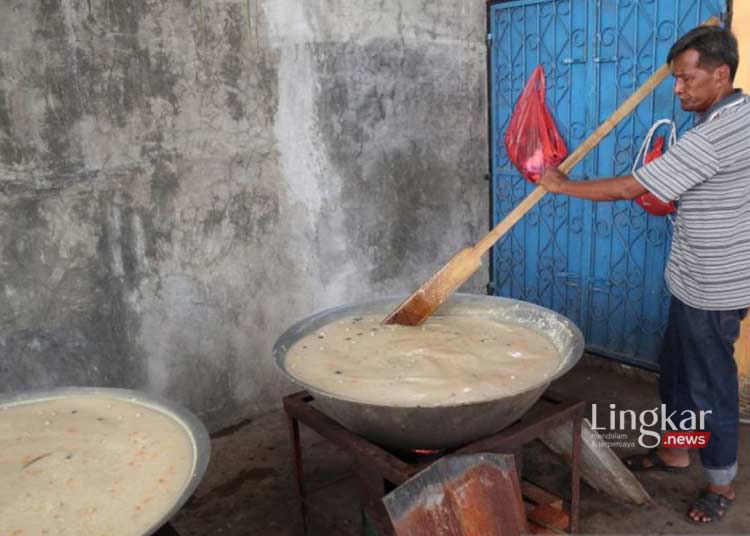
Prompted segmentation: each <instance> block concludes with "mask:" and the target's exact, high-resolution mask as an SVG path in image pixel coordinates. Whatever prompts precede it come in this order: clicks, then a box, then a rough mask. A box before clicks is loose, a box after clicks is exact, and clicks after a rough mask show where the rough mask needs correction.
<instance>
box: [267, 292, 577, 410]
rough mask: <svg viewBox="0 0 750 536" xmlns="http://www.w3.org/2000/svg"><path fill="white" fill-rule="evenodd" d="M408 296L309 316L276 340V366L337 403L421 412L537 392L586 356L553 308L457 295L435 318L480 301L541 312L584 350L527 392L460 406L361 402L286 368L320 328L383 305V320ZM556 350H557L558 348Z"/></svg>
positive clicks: (378, 310) (571, 327)
mask: <svg viewBox="0 0 750 536" xmlns="http://www.w3.org/2000/svg"><path fill="white" fill-rule="evenodd" d="M406 297H407V295H406V294H404V295H398V296H388V297H385V298H378V299H374V300H368V301H364V302H360V303H357V304H348V305H340V306H337V307H329V308H327V309H323V310H320V311H318V312H316V313H313V314H312V315H310V316H308V317H305V318H303V319H302V320H299V321H297V322H295V323H294V324H293V325H292V326H290V327H289V328H288V329H287V330H286V331H284V333H282V334H281V336H279V338H278V339H277V340H276V343H275V344H274V346H273V357H274V360H275V362H276V366H277V367H278V368H279V369H280V370H281V372H283V373H284V375H285V376H286V377H287V378H289V379H290V380H291V381H293V382H294V383H296V384H298V385H301V386H303V387H304V388H305V389H306V390H309V391H310V392H312V393H318V394H321V395H323V396H325V397H328V398H334V399H336V400H342V401H347V402H351V403H354V404H361V405H363V406H370V407H383V408H404V409H407V408H420V409H421V408H451V407H461V406H474V405H477V404H483V403H489V402H493V401H497V400H500V399H503V398H511V397H513V396H516V395H520V394H522V393H526V392H528V391H531V390H533V389H537V388H539V387H541V386H543V385H546V384H549V383H551V382H553V381H555V380H556V379H557V378H559V377H560V376H562V375H563V374H565V373H566V372H568V371H569V370H570V369H571V368H572V367H573V366H574V365H575V364H576V363H577V362H578V360H579V358H580V356H581V355H582V354H583V349H584V338H583V334H582V333H581V330H580V329H578V326H576V325H575V324H574V323H573V321H572V320H570V319H569V318H567V317H565V316H563V315H561V314H560V313H557V312H555V311H553V310H551V309H547V308H546V307H542V306H540V305H536V304H533V303H529V302H525V301H522V300H514V299H512V298H503V297H500V296H490V295H483V294H466V293H455V294H453V295H452V296H451V297H450V298H449V299H448V300H447V301H446V302H445V303H444V304H443V305H442V306H441V308H440V309H438V311H437V312H435V313H434V314H433V315H431V316H447V315H449V314H451V309H452V308H455V307H461V306H462V305H463V306H466V305H468V304H471V303H472V302H478V303H482V302H484V303H486V302H494V303H497V304H498V308H502V307H507V306H516V307H518V308H522V309H526V310H529V311H533V312H537V313H538V314H539V315H540V316H541V315H543V316H547V317H551V318H554V319H555V320H556V321H557V322H559V323H560V324H561V325H562V326H563V327H564V328H565V329H568V330H569V331H570V332H571V335H572V341H573V343H572V345H571V346H572V348H573V349H575V348H576V347H580V348H579V349H577V350H575V352H573V358H572V359H571V358H567V359H565V356H563V355H561V356H560V357H561V359H562V361H561V363H560V366H559V367H558V368H557V370H555V372H553V373H552V374H551V375H550V376H548V377H546V378H542V379H541V380H539V381H538V382H535V383H533V384H530V385H528V386H527V387H526V388H524V389H523V390H519V391H513V392H511V393H507V394H505V395H503V396H498V397H496V398H484V399H481V400H475V401H469V402H458V403H440V404H382V403H377V402H367V401H366V400H361V399H357V398H351V397H348V396H343V395H338V394H335V393H331V392H330V391H326V390H325V389H321V388H319V387H316V386H314V385H312V384H309V383H307V382H305V381H304V380H301V379H299V378H297V377H296V376H294V375H293V374H292V373H291V372H289V371H288V370H287V368H286V358H287V352H288V351H289V349H290V348H291V347H292V346H294V344H296V343H297V342H298V341H299V340H300V339H301V338H302V337H304V336H305V335H308V334H310V333H312V332H314V331H315V330H316V329H319V328H321V327H322V326H324V325H326V324H329V323H331V321H333V320H338V319H340V318H343V317H345V316H348V315H350V314H354V313H356V314H359V315H368V314H380V313H381V307H379V306H382V314H383V317H385V315H386V314H388V312H389V311H390V310H391V309H392V308H393V307H396V306H397V305H398V304H399V303H401V302H402V301H403V300H404V299H405V298H406ZM477 316H481V317H483V318H487V316H486V315H477ZM490 320H495V319H494V318H490ZM518 325H519V326H522V327H525V328H526V329H532V328H531V327H530V326H528V325H527V324H523V323H521V322H518ZM532 331H534V332H535V333H537V334H539V335H542V336H544V337H546V338H547V339H550V338H549V337H547V335H546V334H545V333H543V332H541V331H537V330H535V329H532ZM555 347H556V348H557V346H555ZM568 353H570V352H568ZM575 354H578V356H575Z"/></svg>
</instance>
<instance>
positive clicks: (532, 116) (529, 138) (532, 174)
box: [505, 65, 568, 182]
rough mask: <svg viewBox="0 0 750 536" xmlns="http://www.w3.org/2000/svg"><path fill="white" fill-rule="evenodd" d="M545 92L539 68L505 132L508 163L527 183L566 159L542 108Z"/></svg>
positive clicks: (554, 128) (550, 120) (550, 119)
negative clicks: (513, 166)
mask: <svg viewBox="0 0 750 536" xmlns="http://www.w3.org/2000/svg"><path fill="white" fill-rule="evenodd" d="M545 90H546V83H545V78H544V69H543V68H542V66H541V65H539V66H538V67H537V68H536V69H534V72H533V73H532V75H531V78H529V81H528V82H527V84H526V87H525V88H524V90H523V93H521V96H520V97H519V99H518V102H517V103H516V108H515V110H513V116H512V117H511V118H510V124H509V125H508V130H507V131H506V132H505V148H506V149H507V151H508V156H509V157H510V161H511V162H513V164H514V165H515V166H516V167H517V168H518V171H520V172H521V174H522V175H523V176H524V177H526V178H527V179H528V180H530V181H531V182H536V181H538V180H539V177H540V176H541V175H542V172H543V171H544V168H545V167H547V166H557V165H559V164H560V163H561V162H562V161H563V160H564V159H565V157H566V156H567V155H568V148H567V147H566V145H565V141H564V140H563V139H562V136H560V132H559V131H558V130H557V125H555V121H554V119H553V118H552V114H551V113H550V111H549V110H548V109H547V105H546V104H545V98H544V94H545Z"/></svg>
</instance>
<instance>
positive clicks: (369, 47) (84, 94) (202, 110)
mask: <svg viewBox="0 0 750 536" xmlns="http://www.w3.org/2000/svg"><path fill="white" fill-rule="evenodd" d="M484 54H485V48H484V2H483V1H480V0H472V1H471V2H455V1H454V0H431V1H417V0H378V1H364V0H267V1H262V0H225V1H212V0H158V1H157V0H130V1H127V2H125V1H120V0H85V1H84V0H41V1H38V2H27V1H24V0H8V1H4V2H2V3H0V355H1V359H0V386H1V387H2V390H3V391H13V390H20V389H27V388H33V387H49V386H57V385H109V386H122V387H132V388H138V389H144V390H147V391H150V392H153V393H157V394H161V395H163V396H166V397H169V398H172V399H175V400H177V401H180V402H183V403H185V404H186V405H188V406H189V407H190V408H191V409H193V410H194V411H196V412H197V413H198V414H200V415H201V416H203V417H204V418H205V419H206V421H207V422H208V424H209V426H210V427H211V428H217V427H220V426H223V425H225V424H227V423H229V422H232V421H235V420H238V419H240V418H243V417H246V416H247V415H249V414H252V413H253V412H257V411H261V410H263V409H266V408H269V407H271V406H273V405H275V404H278V402H279V400H280V395H281V394H282V393H283V392H286V391H289V390H290V389H291V388H292V387H291V386H290V385H288V384H287V383H286V382H285V381H284V380H283V379H282V378H281V377H280V376H279V375H278V374H277V373H276V372H275V370H274V368H273V363H272V360H271V354H270V350H271V347H272V345H273V342H274V340H275V339H276V337H277V336H278V335H279V334H280V333H281V332H282V331H283V330H284V329H285V328H286V327H288V326H289V324H291V323H292V322H293V321H294V320H296V319H298V318H300V317H303V316H306V315H308V314H309V313H311V312H312V311H313V310H317V309H320V308H323V307H327V306H333V305H339V304H343V303H347V302H353V301H356V300H359V299H361V298H365V297H371V296H378V295H386V294H393V293H397V292H404V291H408V290H411V289H413V288H414V287H415V286H416V285H417V284H419V283H420V282H421V281H423V280H424V279H425V278H426V277H427V276H429V275H430V274H431V273H432V272H433V271H434V270H435V269H436V268H438V267H439V266H440V265H441V263H442V262H444V261H445V260H447V259H448V258H449V257H450V255H451V254H452V253H454V252H455V251H457V250H458V249H459V248H460V247H463V246H464V245H467V244H469V243H471V242H474V241H475V240H477V239H478V238H479V237H481V236H482V234H483V233H484V232H485V230H486V228H487V223H488V222H487V212H488V210H487V188H488V185H487V183H486V182H485V181H484V179H483V175H484V173H485V171H486V161H487V158H486V154H487V153H486V151H487V145H486V144H487V139H486V119H485V118H486V105H485V101H486V95H485V63H484V61H485V55H484ZM485 282H486V274H479V275H478V276H476V277H475V278H474V279H473V280H472V282H471V283H470V285H469V288H470V289H471V290H474V291H478V292H481V291H482V290H483V285H484V283H485Z"/></svg>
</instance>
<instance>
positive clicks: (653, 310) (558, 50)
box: [488, 0, 726, 368]
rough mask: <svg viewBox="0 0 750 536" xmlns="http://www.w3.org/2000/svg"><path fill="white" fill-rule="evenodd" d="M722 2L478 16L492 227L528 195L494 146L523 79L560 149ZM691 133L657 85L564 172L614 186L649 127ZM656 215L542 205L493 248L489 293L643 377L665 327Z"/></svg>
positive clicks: (577, 0)
mask: <svg viewBox="0 0 750 536" xmlns="http://www.w3.org/2000/svg"><path fill="white" fill-rule="evenodd" d="M725 10H726V0H516V1H507V2H502V3H495V4H492V5H490V7H489V12H488V17H489V19H488V22H489V24H488V26H489V32H490V34H489V38H490V58H489V60H490V61H489V68H490V72H489V84H490V111H491V116H490V126H491V170H492V219H493V224H497V223H498V222H499V221H500V220H501V219H502V218H503V217H504V216H505V215H506V214H507V213H508V212H510V210H511V209H512V208H513V207H514V206H515V205H516V204H518V203H519V202H520V201H521V200H522V199H523V198H524V197H525V196H526V195H528V194H529V193H530V192H531V191H532V190H533V188H534V185H532V184H529V183H528V182H526V181H525V180H524V179H523V178H521V176H520V175H519V173H518V172H517V171H516V170H515V168H514V167H513V165H512V164H511V163H510V161H509V160H508V156H507V154H506V151H505V146H504V143H503V138H504V135H505V130H506V128H507V125H508V121H509V119H510V115H511V113H512V111H513V105H514V104H515V101H516V99H517V98H518V96H519V94H520V92H521V90H522V89H523V87H524V85H525V83H526V80H527V79H528V77H529V76H530V75H531V72H532V70H533V69H534V68H535V67H536V66H537V65H538V64H542V65H543V66H544V70H545V72H546V74H547V104H548V106H549V107H550V109H551V110H552V111H553V114H554V116H555V119H556V121H557V124H558V127H559V129H560V131H561V133H562V134H563V136H564V137H565V141H566V142H567V144H568V147H569V149H570V150H571V151H572V150H573V149H574V148H575V147H577V146H578V145H579V144H580V143H581V142H583V140H584V139H585V138H586V137H587V136H588V135H589V134H590V133H591V132H592V131H593V130H594V129H595V128H596V127H597V126H598V125H599V124H600V123H601V122H602V121H604V120H605V119H606V118H607V117H609V115H610V114H611V113H612V112H613V111H614V110H615V109H616V108H617V107H618V106H619V105H620V104H622V102H623V101H624V100H625V99H626V98H627V97H628V96H630V94H631V93H632V92H633V91H634V90H635V89H637V88H638V86H639V85H640V84H641V83H643V82H644V81H645V80H646V79H647V78H648V77H649V76H650V75H651V74H652V73H653V72H654V70H656V69H657V68H658V67H659V66H660V65H662V63H663V62H664V61H665V58H666V56H667V53H668V51H669V48H670V47H671V45H672V43H674V41H675V40H676V39H677V38H678V37H679V36H680V35H682V34H683V33H685V32H687V31H688V30H690V29H691V28H693V27H694V26H696V25H698V24H699V23H700V22H701V21H703V20H706V19H707V18H709V17H710V16H711V15H720V14H723V13H724V11H725ZM663 117H668V118H673V119H674V120H675V121H676V122H677V124H678V126H679V127H680V131H684V130H685V129H686V128H687V127H688V126H689V125H690V124H691V123H692V117H691V115H690V114H687V113H685V112H683V111H682V110H681V109H680V106H679V103H678V102H677V101H676V99H675V98H674V96H673V94H672V81H671V80H668V81H666V82H664V83H663V84H662V85H661V86H659V88H658V89H657V90H656V91H655V92H654V94H653V95H651V96H650V97H649V98H647V99H646V100H644V102H643V103H642V104H641V105H640V106H639V107H638V109H637V110H636V111H635V112H634V113H632V114H631V115H630V116H629V117H628V118H627V119H625V120H624V121H623V122H622V123H620V125H619V126H618V127H617V128H616V129H615V131H614V132H613V133H611V134H610V135H609V136H608V137H607V138H606V139H605V140H604V141H602V143H601V144H600V145H599V147H598V148H597V150H595V151H592V152H591V153H590V154H589V156H588V157H587V158H586V159H585V160H584V161H583V162H581V163H580V164H579V165H578V166H576V168H575V169H574V170H573V173H572V177H573V179H575V180H583V179H584V178H586V177H605V176H616V175H627V174H629V173H630V168H631V166H632V163H633V159H634V158H635V153H636V152H637V150H638V148H639V147H640V145H641V143H642V141H643V138H644V136H645V134H646V132H647V130H648V128H649V127H650V126H651V124H652V123H653V122H655V121H656V120H657V119H660V118H663ZM669 225H670V224H669V222H668V220H667V219H666V218H663V217H655V216H651V215H648V214H646V213H645V212H644V211H643V210H642V209H641V208H640V207H638V206H637V205H635V204H634V203H631V202H625V201H621V202H616V203H591V202H588V201H581V200H577V199H571V198H568V197H566V196H553V195H547V196H546V197H545V198H544V199H543V200H542V201H541V202H540V203H539V204H538V205H537V206H536V208H534V209H533V210H532V211H531V212H530V213H529V214H527V215H526V216H525V217H524V218H523V219H522V220H521V222H519V223H518V224H517V225H516V226H515V227H514V229H513V230H512V231H511V233H509V235H508V236H506V237H505V238H504V240H503V241H502V242H500V243H498V244H497V245H496V246H495V247H494V248H493V250H492V269H491V282H490V288H491V291H492V292H493V293H494V294H497V295H500V296H506V297H512V298H516V299H521V300H525V301H529V302H533V303H537V304H540V305H543V306H545V307H548V308H550V309H553V310H555V311H558V312H560V313H562V314H564V315H565V316H567V317H568V318H570V319H572V320H573V321H574V322H576V324H577V325H578V326H579V327H580V328H581V330H582V331H583V333H584V335H585V337H586V342H587V345H588V348H589V349H590V350H593V351H596V352H599V353H603V354H607V355H610V356H613V357H616V358H618V359H620V360H623V361H627V362H631V363H635V364H639V365H642V366H646V367H650V368H655V366H656V356H657V353H658V350H659V346H660V343H661V334H662V333H663V329H664V326H665V324H666V320H667V306H668V301H669V294H668V292H667V290H666V288H665V284H664V280H663V272H664V264H665V261H666V256H667V252H668V250H669V242H670V228H669Z"/></svg>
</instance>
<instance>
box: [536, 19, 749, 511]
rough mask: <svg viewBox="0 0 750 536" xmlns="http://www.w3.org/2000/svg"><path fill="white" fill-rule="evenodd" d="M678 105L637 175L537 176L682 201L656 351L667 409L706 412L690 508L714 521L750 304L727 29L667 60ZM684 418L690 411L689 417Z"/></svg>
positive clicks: (742, 114) (675, 455)
mask: <svg viewBox="0 0 750 536" xmlns="http://www.w3.org/2000/svg"><path fill="white" fill-rule="evenodd" d="M667 62H668V63H671V68H672V74H673V76H674V78H675V86H674V92H675V94H676V95H677V96H678V97H679V99H680V102H681V104H682V108H683V109H684V110H686V111H690V112H696V114H697V121H696V125H695V126H694V127H693V128H692V129H691V130H690V131H688V132H687V133H685V134H684V136H683V137H682V138H681V139H680V140H679V141H678V142H677V143H676V144H675V145H674V146H672V148H671V149H670V150H669V151H668V152H667V153H666V154H664V155H663V156H661V157H660V158H658V159H656V160H654V161H653V162H652V163H650V164H647V165H646V166H644V167H642V168H640V169H639V170H637V171H636V172H635V173H634V174H633V175H630V176H625V177H614V178H608V179H600V180H591V181H568V177H567V176H566V175H564V174H563V173H561V172H560V171H559V170H557V169H555V168H549V169H547V170H545V172H544V174H543V176H542V177H541V179H540V181H539V183H540V184H541V185H542V186H543V187H544V188H545V189H547V190H548V191H549V192H552V193H557V194H566V195H571V196H574V197H580V198H583V199H590V200H594V201H614V200H618V199H634V198H636V197H638V196H640V195H641V194H644V193H646V192H648V191H650V192H651V193H653V194H654V195H656V196H657V197H658V198H659V199H661V200H662V201H664V202H668V201H674V200H676V201H678V210H677V219H676V222H675V225H674V233H673V239H672V248H671V251H670V255H669V260H668V262H667V268H666V274H665V278H666V281H667V285H668V287H669V289H670V291H671V293H672V300H671V303H670V308H669V321H668V324H667V330H666V333H665V337H664V345H663V348H662V351H661V354H660V356H659V364H660V367H661V375H660V379H659V394H660V396H661V399H662V403H663V404H665V405H666V408H667V412H668V413H671V412H672V411H676V412H677V413H676V414H675V415H680V414H681V412H682V411H685V410H691V411H694V412H697V411H709V412H710V413H709V414H708V415H707V418H706V423H705V425H706V431H708V432H711V437H710V440H709V442H708V445H707V446H706V447H705V448H704V449H702V450H701V451H700V458H701V462H702V465H703V469H704V473H705V476H706V479H707V481H708V485H707V487H706V488H705V490H704V491H703V492H702V493H701V496H700V497H699V498H698V500H696V501H695V502H694V503H693V504H692V505H691V506H690V508H689V510H688V516H689V518H690V519H691V520H692V521H694V522H697V523H711V522H714V521H718V520H719V519H721V517H722V516H723V515H724V513H725V512H726V510H727V509H728V508H729V507H730V506H731V504H732V502H733V501H734V498H735V492H734V490H733V489H732V481H733V479H734V477H735V476H736V473H737V450H738V430H739V426H738V421H739V407H738V405H739V403H738V380H737V368H736V365H735V361H734V356H733V346H734V342H735V340H736V339H737V336H738V333H739V325H740V321H741V320H742V318H744V316H745V314H746V313H747V307H748V306H749V305H750V99H748V98H747V97H745V96H744V95H743V94H742V92H741V91H740V90H737V89H734V88H733V80H734V76H735V73H736V71H737V65H738V63H739V56H738V52H737V40H736V39H735V38H734V36H733V35H732V34H731V32H729V31H728V30H725V29H721V28H717V27H700V28H696V29H694V30H692V31H690V32H689V33H687V34H686V35H684V36H683V37H682V38H680V39H679V40H678V41H677V42H676V43H675V44H674V46H673V47H672V49H671V50H670V52H669V56H668V57H667ZM686 415H687V414H686ZM625 461H626V464H627V465H628V466H629V467H630V468H631V469H633V470H671V471H680V470H683V471H684V470H686V468H687V466H688V465H689V463H690V459H689V456H688V451H687V450H681V449H665V448H658V449H655V450H653V451H651V452H649V453H648V454H645V455H636V456H631V457H630V458H628V459H626V460H625Z"/></svg>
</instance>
